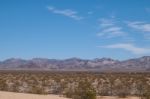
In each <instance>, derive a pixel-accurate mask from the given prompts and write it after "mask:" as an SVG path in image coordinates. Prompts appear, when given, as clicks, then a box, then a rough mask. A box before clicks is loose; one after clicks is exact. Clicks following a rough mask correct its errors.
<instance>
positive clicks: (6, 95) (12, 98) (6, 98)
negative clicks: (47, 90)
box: [0, 92, 139, 99]
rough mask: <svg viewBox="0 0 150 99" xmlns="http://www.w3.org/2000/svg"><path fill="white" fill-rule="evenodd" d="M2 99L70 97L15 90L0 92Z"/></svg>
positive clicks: (107, 98)
mask: <svg viewBox="0 0 150 99" xmlns="http://www.w3.org/2000/svg"><path fill="white" fill-rule="evenodd" d="M0 99H68V98H63V97H60V96H58V95H36V94H24V93H14V92H0ZM97 99H139V98H137V97H127V98H118V97H110V96H103V97H98V98H97Z"/></svg>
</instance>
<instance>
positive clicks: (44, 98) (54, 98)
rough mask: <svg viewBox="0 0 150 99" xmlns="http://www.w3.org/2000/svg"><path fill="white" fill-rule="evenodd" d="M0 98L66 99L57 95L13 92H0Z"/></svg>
mask: <svg viewBox="0 0 150 99" xmlns="http://www.w3.org/2000/svg"><path fill="white" fill-rule="evenodd" d="M0 99H68V98H63V97H59V96H58V95H35V94H23V93H13V92H0Z"/></svg>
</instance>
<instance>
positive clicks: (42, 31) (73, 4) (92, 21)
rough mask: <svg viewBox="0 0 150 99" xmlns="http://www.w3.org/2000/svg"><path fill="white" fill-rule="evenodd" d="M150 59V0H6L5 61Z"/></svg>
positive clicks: (1, 38)
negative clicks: (75, 58) (37, 59)
mask: <svg viewBox="0 0 150 99" xmlns="http://www.w3.org/2000/svg"><path fill="white" fill-rule="evenodd" d="M149 55H150V0H0V60H5V59H8V58H23V59H31V58H50V59H52V58H55V59H66V58H71V57H78V58H83V59H93V58H102V57H109V58H113V59H118V60H125V59H129V58H136V57H142V56H149Z"/></svg>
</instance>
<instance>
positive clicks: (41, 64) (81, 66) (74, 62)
mask: <svg viewBox="0 0 150 99" xmlns="http://www.w3.org/2000/svg"><path fill="white" fill-rule="evenodd" d="M0 69H2V70H3V69H6V70H60V71H61V70H63V71H64V70H65V71H76V70H77V71H82V70H83V71H86V70H87V71H101V72H102V71H149V70H150V56H144V57H140V58H135V59H129V60H124V61H119V60H114V59H111V58H96V59H92V60H86V59H79V58H70V59H64V60H57V59H45V58H33V59H31V60H24V59H15V58H11V59H7V60H4V61H1V62H0Z"/></svg>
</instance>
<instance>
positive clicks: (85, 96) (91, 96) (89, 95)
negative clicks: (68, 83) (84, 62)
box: [72, 81, 96, 99]
mask: <svg viewBox="0 0 150 99" xmlns="http://www.w3.org/2000/svg"><path fill="white" fill-rule="evenodd" d="M72 98H73V99H96V91H95V89H94V88H93V87H92V85H91V83H89V82H88V81H81V82H79V84H78V87H77V88H76V90H75V94H74V97H72Z"/></svg>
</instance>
